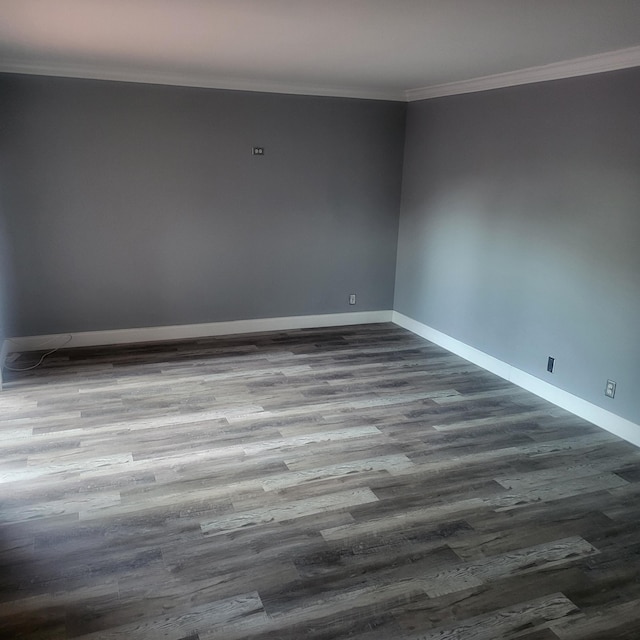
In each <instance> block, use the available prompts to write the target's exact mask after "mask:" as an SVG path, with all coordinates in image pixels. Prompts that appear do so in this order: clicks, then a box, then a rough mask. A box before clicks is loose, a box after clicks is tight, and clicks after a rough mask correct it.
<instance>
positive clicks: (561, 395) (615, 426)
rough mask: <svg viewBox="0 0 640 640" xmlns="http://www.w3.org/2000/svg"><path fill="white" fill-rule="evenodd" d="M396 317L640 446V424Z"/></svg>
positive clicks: (400, 316)
mask: <svg viewBox="0 0 640 640" xmlns="http://www.w3.org/2000/svg"><path fill="white" fill-rule="evenodd" d="M392 317H393V322H394V323H395V324H397V325H398V326H400V327H403V328H405V329H408V330H409V331H411V332H412V333H415V334H416V335H419V336H421V337H422V338H425V339H427V340H429V341H431V342H434V343H435V344H437V345H440V346H441V347H443V348H444V349H447V350H448V351H451V352H452V353H455V354H456V355H459V356H460V357H461V358H464V359H465V360H468V361H469V362H473V363H474V364H476V365H478V366H479V367H482V368H483V369H486V370H487V371H490V372H491V373H495V374H496V375H498V376H500V377H501V378H504V379H505V380H508V381H509V382H513V384H515V385H517V386H519V387H522V388H523V389H526V390H527V391H530V392H531V393H533V394H535V395H537V396H539V397H540V398H544V399H545V400H547V401H549V402H551V403H553V404H555V405H556V406H557V407H561V408H562V409H565V410H566V411H569V412H570V413H573V414H574V415H576V416H578V417H580V418H583V419H584V420H587V421H589V422H591V423H592V424H595V425H597V426H598V427H600V428H602V429H604V430H605V431H608V432H609V433H613V434H614V435H616V436H618V437H619V438H622V439H624V440H626V441H627V442H630V443H631V444H634V445H636V446H637V447H640V425H637V424H635V423H634V422H631V421H630V420H627V419H626V418H622V417H621V416H618V415H616V414H615V413H612V412H611V411H607V410H606V409H603V408H602V407H598V406H597V405H595V404H593V403H591V402H587V401H586V400H583V399H582V398H579V397H578V396H574V395H573V394H571V393H569V392H567V391H563V390H562V389H559V388H558V387H555V386H553V385H552V384H549V383H548V382H545V381H544V380H540V378H536V377H535V376H532V375H531V374H530V373H526V372H525V371H522V370H521V369H518V368H516V367H514V366H512V365H510V364H508V363H506V362H503V361H502V360H498V359H497V358H494V357H493V356H490V355H489V354H487V353H484V352H483V351H480V350H479V349H475V348H474V347H471V346H469V345H468V344H465V343H464V342H461V341H460V340H456V339H455V338H452V337H451V336H448V335H447V334H445V333H442V332H441V331H438V330H437V329H433V328H432V327H430V326H428V325H426V324H422V323H421V322H418V321H417V320H414V319H413V318H410V317H408V316H405V315H403V314H402V313H398V312H397V311H394V312H393V314H392Z"/></svg>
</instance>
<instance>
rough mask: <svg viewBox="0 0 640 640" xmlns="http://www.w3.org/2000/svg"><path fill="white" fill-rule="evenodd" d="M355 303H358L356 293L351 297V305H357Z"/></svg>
mask: <svg viewBox="0 0 640 640" xmlns="http://www.w3.org/2000/svg"><path fill="white" fill-rule="evenodd" d="M355 303H356V294H355V293H352V294H351V295H350V296H349V304H355Z"/></svg>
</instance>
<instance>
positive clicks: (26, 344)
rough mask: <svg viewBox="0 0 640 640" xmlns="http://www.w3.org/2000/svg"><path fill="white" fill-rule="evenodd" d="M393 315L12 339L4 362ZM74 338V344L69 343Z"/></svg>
mask: <svg viewBox="0 0 640 640" xmlns="http://www.w3.org/2000/svg"><path fill="white" fill-rule="evenodd" d="M392 313H393V312H392V311H357V312H352V313H327V314H322V315H312V316H288V317H282V318H257V319H254V320H230V321H228V322H207V323H203V324H184V325H174V326H166V327H140V328H138V329H114V330H111V331H109V330H107V331H82V332H79V333H60V334H51V335H42V336H22V337H20V336H18V337H15V338H8V339H7V340H5V341H4V345H3V350H2V354H3V360H2V363H3V364H4V358H6V356H7V354H9V353H13V352H17V351H38V350H40V349H53V348H55V347H56V345H57V344H60V345H61V346H65V347H97V346H102V345H109V344H129V343H132V342H159V341H163V340H184V339H188V338H208V337H214V336H224V335H231V334H235V333H259V332H263V331H285V330H288V329H313V328H315V327H334V326H347V325H354V324H373V323H376V322H391V317H392ZM69 337H71V340H69Z"/></svg>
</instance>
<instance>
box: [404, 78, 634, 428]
mask: <svg viewBox="0 0 640 640" xmlns="http://www.w3.org/2000/svg"><path fill="white" fill-rule="evenodd" d="M395 309H396V310H397V311H399V312H401V313H403V314H406V315H407V316H410V317H411V318H414V319H415V320H418V321H420V322H422V323H424V324H427V325H429V326H431V327H433V328H435V329H438V330H440V331H442V332H444V333H446V334H448V335H450V336H452V337H454V338H457V339H458V340H461V341H462V342H464V343H466V344H469V345H471V346H473V347H476V348H477V349H480V350H482V351H484V352H486V353H488V354H491V355H492V356H495V357H497V358H499V359H500V360H503V361H505V362H507V363H509V364H512V365H514V366H516V367H518V368H520V369H522V370H524V371H526V372H528V373H530V374H533V375H535V376H537V377H539V378H542V379H544V380H546V381H548V382H550V383H552V384H554V385H556V386H558V387H560V388H562V389H564V390H566V391H569V392H571V393H573V394H576V395H578V396H580V397H582V398H584V399H586V400H588V401H590V402H593V403H595V404H597V405H600V406H602V407H604V408H606V409H609V410H611V411H613V412H614V413H617V414H618V415H621V416H623V417H626V418H628V419H630V420H632V421H634V422H637V423H638V422H640V402H639V401H638V390H639V389H640V69H631V70H625V71H618V72H613V73H607V74H601V75H594V76H587V77H582V78H573V79H569V80H562V81H557V82H545V83H540V84H534V85H527V86H521V87H512V88H508V89H500V90H495V91H487V92H483V93H476V94H469V95H462V96H451V97H447V98H441V99H436V100H430V101H422V102H416V103H412V104H410V105H409V109H408V113H407V135H406V149H405V164H404V179H403V192H402V207H401V216H400V232H399V244H398V263H397V273H396V294H395ZM549 355H552V356H555V357H556V371H555V373H554V374H552V375H551V374H547V373H546V363H547V356H549ZM607 378H611V379H613V380H615V381H617V383H618V389H617V393H616V398H615V400H609V399H608V398H605V397H604V387H605V382H606V379H607Z"/></svg>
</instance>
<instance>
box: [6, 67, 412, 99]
mask: <svg viewBox="0 0 640 640" xmlns="http://www.w3.org/2000/svg"><path fill="white" fill-rule="evenodd" d="M0 72H1V73H24V74H28V75H40V76H56V77H61V78H84V79H90V80H115V81H118V82H137V83H141V84H161V85H170V86H180V87H199V88H203V89H226V90H231V91H253V92H262V93H283V94H293V95H308V96H325V97H335V98H360V99H364V100H391V101H394V102H405V101H406V97H405V94H404V91H401V90H397V91H390V90H384V89H362V88H357V87H338V86H335V87H334V86H314V85H305V84H294V83H283V82H267V81H261V80H243V79H240V78H228V77H214V76H209V75H207V74H194V75H189V74H185V73H180V72H178V71H158V70H149V69H147V70H143V69H122V68H118V67H111V68H109V67H103V66H97V65H65V64H62V63H52V62H42V61H25V60H7V59H3V60H1V61H0Z"/></svg>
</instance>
